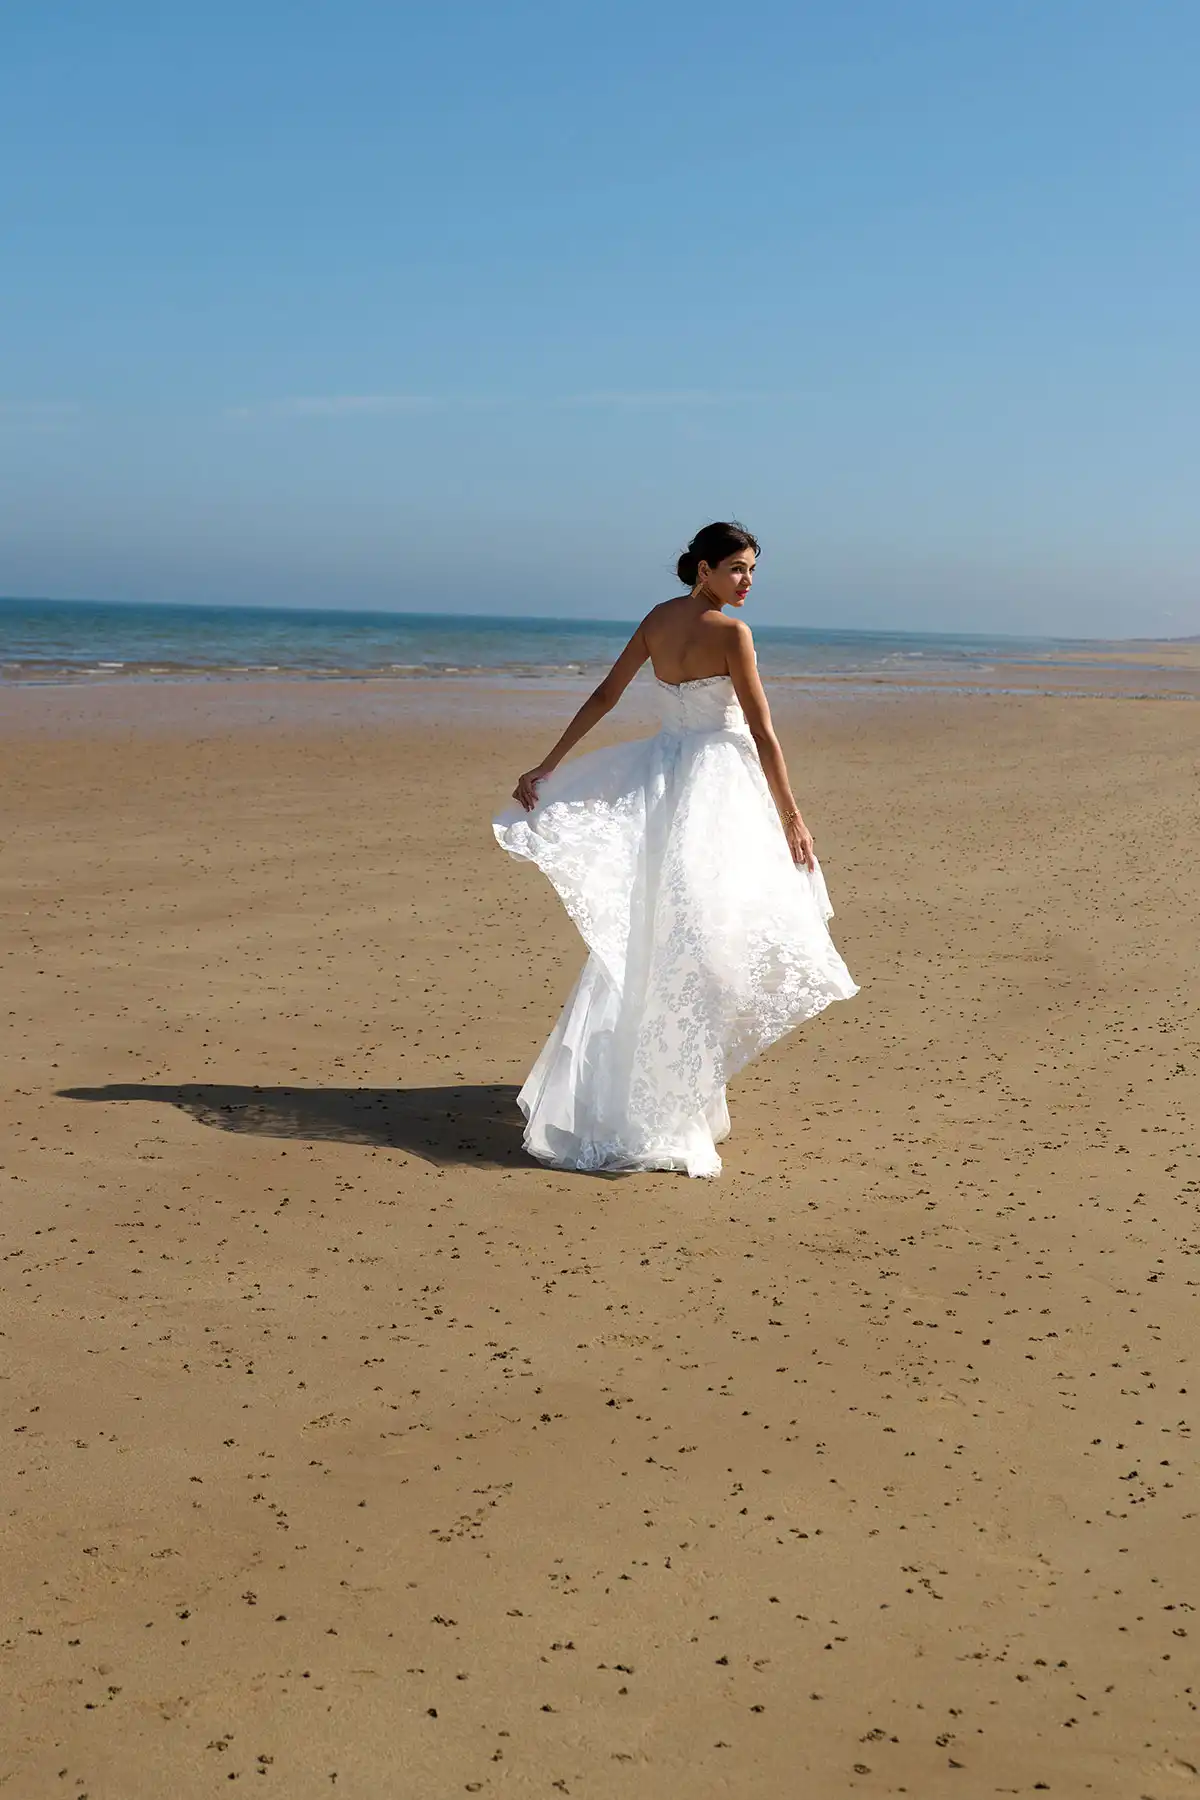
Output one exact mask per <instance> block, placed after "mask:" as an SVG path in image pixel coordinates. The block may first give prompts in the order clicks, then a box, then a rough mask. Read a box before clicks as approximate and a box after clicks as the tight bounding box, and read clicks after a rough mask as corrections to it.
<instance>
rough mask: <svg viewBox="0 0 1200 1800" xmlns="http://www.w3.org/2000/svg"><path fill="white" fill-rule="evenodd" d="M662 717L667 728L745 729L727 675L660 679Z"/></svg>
mask: <svg viewBox="0 0 1200 1800" xmlns="http://www.w3.org/2000/svg"><path fill="white" fill-rule="evenodd" d="M654 679H655V685H656V686H657V688H658V698H659V709H660V711H659V716H660V718H661V720H662V728H663V730H664V731H669V732H671V733H672V734H674V733H680V734H682V733H684V732H688V731H745V729H746V715H745V714H744V713H743V711H742V709H741V707H740V706H739V704H738V699H737V695H736V694H735V693H734V691H733V682H732V681H731V680H730V678H729V676H728V675H705V676H702V677H701V678H700V680H698V681H681V682H678V683H675V682H670V681H659V679H658V677H657V676H655V678H654Z"/></svg>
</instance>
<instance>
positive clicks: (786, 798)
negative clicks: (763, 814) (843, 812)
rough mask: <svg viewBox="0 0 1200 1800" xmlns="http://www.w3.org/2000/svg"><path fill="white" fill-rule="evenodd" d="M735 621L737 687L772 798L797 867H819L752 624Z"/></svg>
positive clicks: (732, 649)
mask: <svg viewBox="0 0 1200 1800" xmlns="http://www.w3.org/2000/svg"><path fill="white" fill-rule="evenodd" d="M731 623H732V625H733V631H732V633H731V634H730V644H729V653H728V666H729V674H730V677H731V678H732V681H733V691H734V693H735V694H736V695H737V697H738V699H739V701H740V702H741V707H742V711H743V712H744V713H745V715H746V723H747V725H748V726H749V727H750V735H751V737H752V738H753V739H754V745H755V748H756V750H757V751H758V760H759V762H760V763H761V764H762V771H763V774H764V775H765V776H766V778H767V786H768V787H769V788H770V790H771V798H772V799H773V800H774V802H775V805H776V807H777V809H778V812H779V819H780V823H781V824H782V826H783V833H784V836H785V837H786V838H787V842H788V849H789V850H790V851H791V853H792V861H793V862H794V863H795V864H796V865H797V867H799V865H800V864H801V863H803V864H804V867H805V868H806V869H812V868H815V866H816V864H815V860H814V857H813V841H812V833H811V832H810V831H809V829H808V827H807V825H806V824H805V823H804V820H803V819H802V818H801V817H800V808H799V807H798V806H797V805H796V797H795V795H794V794H793V793H792V784H791V782H790V781H789V780H788V772H787V764H786V763H785V762H784V760H783V751H782V750H781V749H780V748H779V739H778V738H777V737H776V736H775V727H774V726H773V725H772V723H771V709H770V707H769V706H768V705H767V696H766V695H765V694H764V693H763V684H762V682H761V681H760V680H759V675H758V664H757V663H756V662H755V660H754V639H753V638H752V637H751V635H750V627H749V626H748V625H743V624H742V622H741V620H740V619H737V620H733V621H731Z"/></svg>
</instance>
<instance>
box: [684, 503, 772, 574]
mask: <svg viewBox="0 0 1200 1800" xmlns="http://www.w3.org/2000/svg"><path fill="white" fill-rule="evenodd" d="M739 550H753V552H754V554H755V556H757V555H758V554H759V549H758V539H757V538H756V537H754V536H752V535H751V533H750V532H748V531H747V530H746V527H745V526H744V525H739V524H738V522H737V520H736V519H718V520H717V521H716V523H715V524H713V525H706V526H705V527H704V529H703V531H698V532H697V533H696V535H695V537H694V538H693V539H692V541H691V543H690V544H689V545H688V547H687V549H686V550H685V551H684V553H683V555H682V556H681V557H680V559H679V561H678V562H677V563H676V564H675V573H676V574H677V575H678V577H679V579H680V581H682V583H683V585H684V587H689V588H694V587H695V585H696V583H697V581H699V579H700V564H701V563H702V562H706V563H707V564H708V566H709V568H710V569H715V568H716V566H717V564H718V563H722V562H724V561H725V558H726V557H727V556H733V555H735V554H736V552H737V551H739Z"/></svg>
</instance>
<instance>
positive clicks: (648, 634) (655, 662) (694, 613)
mask: <svg viewBox="0 0 1200 1800" xmlns="http://www.w3.org/2000/svg"><path fill="white" fill-rule="evenodd" d="M737 632H738V623H737V621H736V620H734V619H728V618H726V617H725V615H724V613H722V612H720V611H718V609H717V608H716V607H714V606H706V605H705V604H704V603H703V602H700V603H699V604H697V599H696V596H695V595H694V594H681V595H680V596H679V598H678V599H676V600H664V601H663V603H662V605H661V606H656V607H655V608H654V611H653V612H651V613H647V615H646V617H645V619H644V620H643V621H642V636H643V639H644V640H645V644H646V648H647V649H648V650H649V652H650V666H651V667H652V669H653V670H654V673H655V675H656V676H657V677H658V679H659V680H660V681H665V682H666V683H667V684H668V686H670V687H679V686H680V685H681V684H682V683H684V682H687V681H709V680H712V678H713V677H714V676H717V675H727V674H728V673H729V652H730V648H731V646H732V644H733V642H734V641H735V639H736V636H737Z"/></svg>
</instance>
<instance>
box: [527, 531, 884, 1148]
mask: <svg viewBox="0 0 1200 1800" xmlns="http://www.w3.org/2000/svg"><path fill="white" fill-rule="evenodd" d="M757 556H758V545H757V543H756V542H755V540H754V538H752V537H751V535H750V533H749V532H748V531H745V530H743V529H742V527H741V526H740V525H736V524H727V523H718V524H714V525H706V526H705V528H704V530H703V531H700V532H698V533H697V535H696V536H695V537H694V538H693V539H692V541H691V543H690V544H689V546H688V548H687V550H686V552H685V553H684V555H683V556H681V557H680V559H679V565H678V574H679V579H680V581H681V582H682V583H683V584H684V586H685V587H687V588H688V589H689V590H690V591H689V592H688V593H687V594H681V595H680V596H679V597H678V598H677V599H674V600H667V601H665V602H664V603H663V604H662V605H661V606H656V607H655V608H654V610H653V612H651V613H649V614H647V616H646V618H645V619H643V620H642V623H641V624H640V625H639V626H638V628H637V630H636V631H635V632H634V634H633V636H632V637H631V638H630V640H629V642H628V644H627V645H626V646H625V648H624V650H622V652H621V654H620V656H619V657H618V658H617V660H616V662H615V663H614V664H613V666H612V668H611V670H610V671H609V673H608V674H607V675H606V676H605V677H604V680H603V681H602V682H601V683H600V685H599V687H598V688H597V689H596V691H595V693H594V694H592V695H591V697H590V698H589V699H587V700H585V701H584V703H583V705H582V706H581V707H580V709H579V711H578V712H577V713H576V715H575V717H574V718H573V719H572V720H571V723H570V724H569V725H568V726H567V729H566V730H565V731H564V732H563V734H562V736H561V737H560V738H559V740H558V742H557V744H555V746H554V748H553V750H552V751H551V752H550V754H549V756H548V757H547V758H546V760H545V761H544V762H542V763H539V764H538V766H537V768H536V769H530V770H529V771H528V772H527V773H526V774H524V775H522V776H521V779H520V780H519V781H518V783H517V785H516V789H515V791H514V793H513V799H514V800H516V801H518V802H519V806H517V807H510V808H509V809H508V810H507V811H506V812H504V813H502V814H501V815H500V817H499V818H498V819H497V820H496V822H495V827H494V829H495V832H496V837H497V839H498V841H499V842H500V844H501V845H502V846H503V847H504V849H505V850H508V851H510V852H511V853H512V855H514V856H521V857H526V858H528V860H529V861H530V862H533V863H536V864H537V865H538V867H539V868H540V869H542V870H543V871H544V873H545V874H546V875H548V876H549V878H550V880H551V881H552V882H553V883H554V886H555V887H556V888H557V890H558V892H559V895H560V896H561V898H562V901H563V903H564V905H565V906H566V908H567V911H568V912H569V914H570V915H571V917H572V919H573V920H574V921H575V923H576V925H577V926H578V927H579V930H580V932H581V933H582V935H583V938H584V941H585V943H586V944H587V947H588V950H589V952H590V954H589V956H588V960H587V963H586V965H585V967H584V971H583V974H582V975H581V976H580V978H579V981H578V983H577V984H576V987H575V990H574V992H573V993H572V995H571V997H570V999H569V1000H568V1001H567V1004H566V1006H565V1007H564V1009H563V1013H562V1017H561V1018H560V1019H559V1021H558V1024H557V1026H556V1027H555V1029H554V1031H553V1033H552V1034H551V1037H550V1039H549V1041H548V1043H547V1044H546V1046H545V1048H544V1049H543V1051H542V1053H541V1055H540V1056H539V1057H538V1059H537V1062H536V1063H535V1064H534V1067H533V1071H532V1073H531V1074H530V1076H529V1079H528V1081H527V1082H526V1083H525V1086H524V1087H523V1088H522V1090H521V1093H520V1096H519V1100H520V1106H521V1110H522V1112H523V1113H524V1114H525V1118H526V1121H527V1126H526V1132H525V1148H526V1149H527V1150H528V1151H529V1152H530V1153H531V1154H532V1155H533V1156H536V1157H538V1158H540V1160H541V1161H543V1162H547V1163H553V1164H554V1165H556V1166H557V1167H559V1168H566V1169H590V1170H597V1169H611V1170H617V1169H622V1170H628V1169H686V1170H687V1172H688V1174H689V1175H703V1176H714V1175H718V1174H719V1173H720V1170H721V1159H720V1157H719V1156H718V1155H717V1152H716V1149H715V1148H714V1145H715V1143H717V1142H719V1141H720V1139H721V1138H723V1137H726V1136H728V1133H729V1112H728V1109H727V1107H726V1104H725V1084H726V1082H727V1081H728V1080H729V1078H730V1077H731V1076H732V1075H735V1074H736V1073H737V1071H738V1070H739V1069H740V1068H741V1067H742V1066H743V1064H745V1063H747V1062H748V1061H749V1060H750V1058H751V1057H752V1056H755V1055H757V1054H758V1052H759V1051H760V1050H763V1049H765V1048H766V1046H767V1045H768V1044H771V1043H774V1041H775V1040H776V1038H779V1037H782V1036H783V1034H784V1033H785V1032H787V1031H790V1030H791V1029H792V1028H793V1026H795V1025H798V1024H799V1023H800V1022H801V1020H803V1019H808V1018H811V1017H812V1016H813V1014H814V1013H818V1012H820V1011H821V1009H822V1008H823V1007H825V1006H828V1005H829V1003H830V1002H831V1001H833V1000H845V999H848V998H849V997H850V995H851V994H854V993H857V991H858V990H857V988H856V986H855V984H854V981H853V980H852V979H851V976H850V973H849V971H848V970H847V968H846V965H845V963H844V962H843V961H842V959H841V957H840V956H839V955H838V953H837V951H836V950H835V949H834V946H833V943H832V941H831V939H830V936H829V932H828V929H827V927H826V920H827V919H829V918H830V917H831V916H832V911H833V909H832V908H831V906H830V904H829V898H828V895H827V894H826V891H825V883H824V880H823V879H822V876H821V871H820V869H819V867H818V865H817V859H816V857H815V855H814V854H813V840H812V837H811V835H810V833H809V831H808V827H807V826H806V825H805V823H804V820H803V819H802V818H801V816H800V808H799V807H798V806H797V804H796V801H795V799H794V798H793V795H792V790H791V786H790V784H789V782H788V775H787V768H786V766H785V764H784V760H783V753H782V751H781V750H780V748H779V741H778V739H777V738H776V736H775V733H774V731H773V729H772V727H771V714H770V711H769V709H768V707H767V701H766V696H765V694H764V693H763V690H762V683H761V682H760V680H759V678H758V669H757V666H756V664H755V659H754V643H753V639H752V638H751V635H750V630H749V627H748V626H747V625H745V624H744V623H743V622H742V621H741V620H740V619H738V618H736V617H732V616H727V615H726V612H725V608H726V607H730V608H732V609H735V610H736V609H740V608H741V607H742V606H744V605H745V603H746V596H747V595H748V594H749V592H750V586H751V583H752V581H753V580H754V565H755V561H756V559H757ZM647 661H649V663H650V664H651V666H652V668H653V671H654V676H655V679H656V681H657V683H658V694H659V699H660V701H661V706H662V729H661V730H660V731H659V733H658V735H657V736H656V737H653V738H646V739H641V740H638V741H636V742H634V743H629V744H620V745H617V746H616V747H615V748H612V749H606V750H597V751H595V752H593V753H592V754H591V755H590V756H584V757H581V758H579V760H578V761H576V762H573V763H571V764H570V765H569V767H567V768H566V769H563V770H560V769H559V764H560V763H561V762H562V759H563V757H564V756H566V754H567V752H568V751H569V750H572V749H574V747H575V745H576V744H577V743H578V742H579V741H580V739H581V738H583V737H584V736H585V735H586V734H587V733H588V732H589V731H590V730H591V729H592V727H593V726H594V725H595V724H597V723H598V722H599V720H601V719H602V718H603V717H604V716H605V714H606V713H609V712H611V711H612V709H613V707H614V706H615V705H616V704H617V701H618V700H619V699H620V697H621V695H622V694H623V693H624V691H625V689H626V688H627V687H628V685H629V683H630V682H631V681H632V679H633V677H634V676H635V675H636V674H637V672H638V670H639V669H640V668H641V667H642V665H643V663H645V662H647ZM772 802H774V805H773V806H772Z"/></svg>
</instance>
